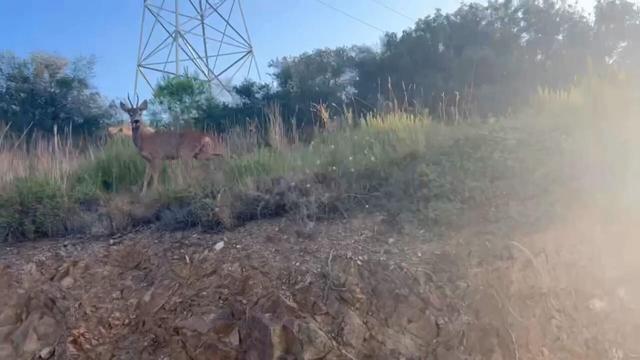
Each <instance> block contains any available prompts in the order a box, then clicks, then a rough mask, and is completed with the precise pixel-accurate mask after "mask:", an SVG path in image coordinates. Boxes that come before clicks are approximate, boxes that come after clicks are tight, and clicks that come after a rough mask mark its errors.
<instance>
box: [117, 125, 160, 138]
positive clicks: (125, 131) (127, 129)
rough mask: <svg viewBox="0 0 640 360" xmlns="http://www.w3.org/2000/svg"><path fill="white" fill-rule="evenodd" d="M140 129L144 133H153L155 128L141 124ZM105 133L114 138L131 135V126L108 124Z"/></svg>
mask: <svg viewBox="0 0 640 360" xmlns="http://www.w3.org/2000/svg"><path fill="white" fill-rule="evenodd" d="M142 131H143V132H146V133H153V132H155V130H154V129H153V128H152V127H150V126H142ZM107 134H108V135H109V137H111V138H115V137H116V136H125V137H129V138H130V137H131V136H132V134H131V126H130V125H119V126H110V127H108V128H107Z"/></svg>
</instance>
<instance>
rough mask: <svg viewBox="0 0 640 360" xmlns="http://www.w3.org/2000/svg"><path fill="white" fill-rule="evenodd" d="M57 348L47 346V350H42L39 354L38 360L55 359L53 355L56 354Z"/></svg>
mask: <svg viewBox="0 0 640 360" xmlns="http://www.w3.org/2000/svg"><path fill="white" fill-rule="evenodd" d="M55 352H56V351H55V348H54V347H53V346H47V347H46V348H44V349H42V350H40V352H39V353H38V359H40V360H48V359H51V357H53V354H55Z"/></svg>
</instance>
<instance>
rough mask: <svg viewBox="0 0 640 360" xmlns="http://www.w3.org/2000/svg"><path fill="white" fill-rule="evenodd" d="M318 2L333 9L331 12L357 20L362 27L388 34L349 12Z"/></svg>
mask: <svg viewBox="0 0 640 360" xmlns="http://www.w3.org/2000/svg"><path fill="white" fill-rule="evenodd" d="M316 1H317V2H319V3H320V4H322V5H324V6H326V7H328V8H330V9H331V10H333V11H336V12H339V13H341V14H342V15H344V16H346V17H348V18H351V19H352V20H355V21H357V22H359V23H360V24H362V25H365V26H368V27H370V28H372V29H374V30H377V31H380V32H381V33H386V31H385V30H382V29H381V28H379V27H377V26H375V25H373V24H371V23H368V22H366V21H364V20H362V19H360V18H358V17H356V16H354V15H351V14H349V13H348V12H346V11H344V10H342V9H339V8H337V7H335V6H333V5H331V4H329V3H326V2H324V1H323V0H316Z"/></svg>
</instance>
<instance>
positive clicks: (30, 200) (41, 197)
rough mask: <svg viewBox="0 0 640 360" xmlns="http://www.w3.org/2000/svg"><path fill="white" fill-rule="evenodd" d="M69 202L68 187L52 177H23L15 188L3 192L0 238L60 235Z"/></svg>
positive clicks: (0, 197) (0, 196)
mask: <svg viewBox="0 0 640 360" xmlns="http://www.w3.org/2000/svg"><path fill="white" fill-rule="evenodd" d="M68 210H69V205H68V202H67V199H66V196H65V191H64V187H63V186H62V184H60V183H59V182H56V181H55V180H51V179H48V178H23V179H20V180H18V181H16V183H15V184H14V186H13V189H12V191H10V192H6V193H3V194H0V239H28V240H33V239H36V238H39V237H49V236H55V235H60V234H62V233H64V230H65V220H66V217H67V216H69V215H70V213H69V212H68Z"/></svg>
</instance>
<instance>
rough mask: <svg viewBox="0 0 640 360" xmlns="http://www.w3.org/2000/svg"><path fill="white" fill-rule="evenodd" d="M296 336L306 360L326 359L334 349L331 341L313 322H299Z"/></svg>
mask: <svg viewBox="0 0 640 360" xmlns="http://www.w3.org/2000/svg"><path fill="white" fill-rule="evenodd" d="M296 334H297V336H298V338H299V339H300V342H301V343H302V355H303V358H304V359H324V358H326V357H327V355H328V354H329V353H330V352H331V351H333V349H334V347H333V343H332V341H331V339H329V337H328V336H327V335H326V334H325V333H324V332H323V331H322V330H320V328H319V327H318V325H317V324H315V323H314V322H312V321H299V322H298V323H297V326H296Z"/></svg>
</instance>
